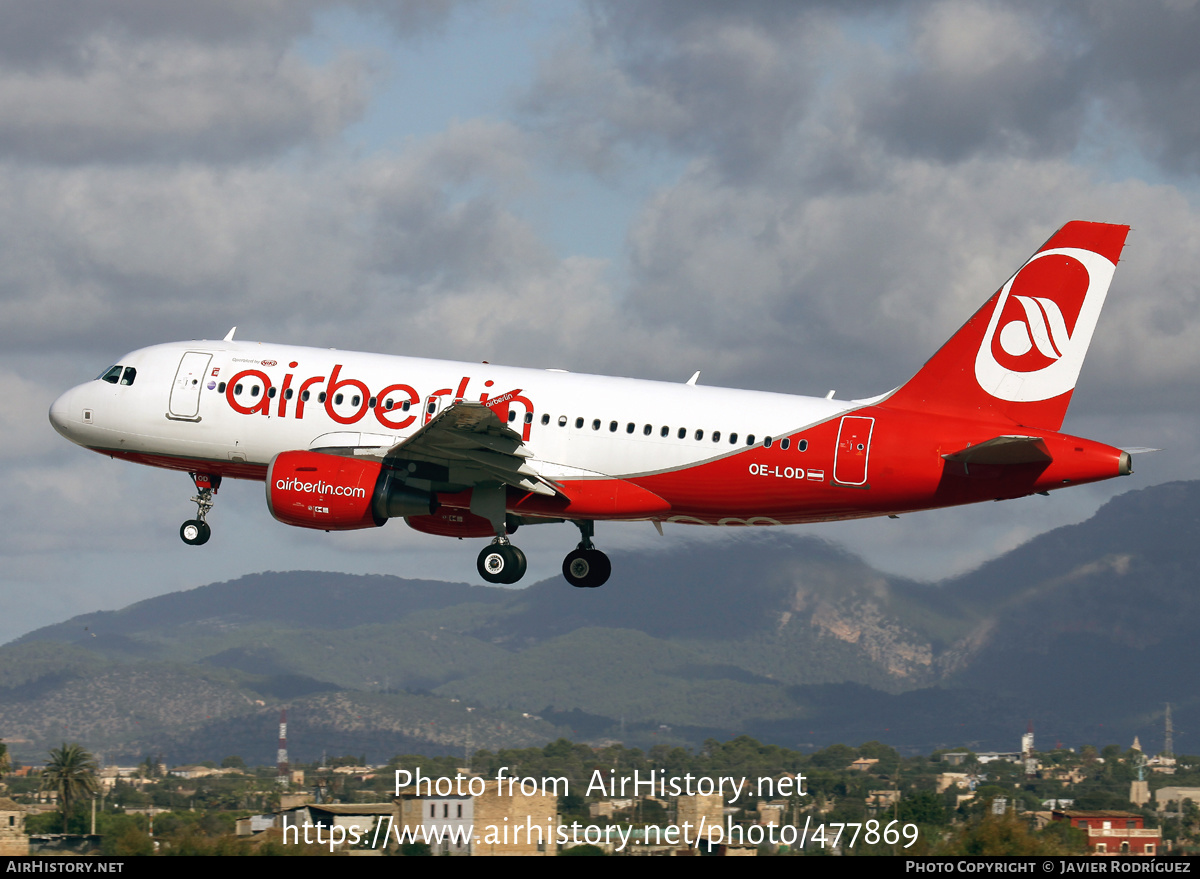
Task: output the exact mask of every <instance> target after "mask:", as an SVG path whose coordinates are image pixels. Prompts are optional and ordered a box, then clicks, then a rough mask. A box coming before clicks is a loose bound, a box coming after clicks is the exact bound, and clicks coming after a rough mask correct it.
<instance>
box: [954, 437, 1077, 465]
mask: <svg viewBox="0 0 1200 879" xmlns="http://www.w3.org/2000/svg"><path fill="white" fill-rule="evenodd" d="M942 457H943V458H945V459H946V460H947V461H954V462H955V463H958V464H964V465H967V466H968V467H969V466H970V465H971V464H992V465H995V466H1001V467H1002V466H1005V465H1007V464H1048V463H1050V462H1051V461H1052V460H1054V459H1053V457H1052V456H1051V455H1050V451H1049V450H1048V449H1047V448H1046V441H1045V440H1044V439H1042V438H1041V437H1040V436H995V437H992V438H991V439H990V440H987V441H985V442H982V443H976V444H975V445H973V446H967V447H966V448H965V449H961V450H960V451H957V452H952V453H950V454H947V455H942Z"/></svg>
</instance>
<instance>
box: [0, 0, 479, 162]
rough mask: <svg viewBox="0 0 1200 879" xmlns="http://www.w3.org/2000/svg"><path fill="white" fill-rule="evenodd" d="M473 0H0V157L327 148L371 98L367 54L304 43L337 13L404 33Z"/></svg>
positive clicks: (210, 156) (194, 156) (198, 156)
mask: <svg viewBox="0 0 1200 879" xmlns="http://www.w3.org/2000/svg"><path fill="white" fill-rule="evenodd" d="M464 2H470V0H409V2H402V3H394V2H383V0H362V2H351V0H342V2H338V0H196V2H189V3H174V4H173V3H160V2H154V0H96V2H88V3H82V4H80V3H74V2H66V0H44V2H37V3H24V2H20V0H0V20H3V21H4V25H5V26H4V28H3V29H0V157H9V158H18V159H20V160H22V161H26V162H31V163H36V162H52V163H53V162H57V163H67V164H82V163H86V162H96V161H102V162H126V163H128V162H138V161H144V160H167V161H178V160H181V159H182V160H201V161H213V162H230V161H239V160H246V159H257V158H262V157H264V156H272V155H278V154H280V153H282V152H284V151H286V150H288V149H290V148H292V147H295V146H297V145H312V144H320V143H328V142H330V141H331V140H332V138H334V137H335V136H336V135H338V134H339V133H340V132H341V131H342V130H343V129H344V128H345V126H346V125H347V124H349V123H350V122H353V121H355V120H357V119H358V118H359V117H360V116H361V114H362V112H363V110H364V108H365V106H366V103H367V99H368V90H369V86H370V84H371V79H372V71H371V65H370V62H369V61H368V59H366V58H364V57H358V56H355V55H352V54H350V53H347V52H343V53H342V54H341V55H340V56H338V57H336V58H334V59H333V60H332V61H330V62H328V63H324V64H320V65H318V64H314V63H313V62H311V61H309V60H307V59H306V58H305V57H304V56H303V55H302V54H301V53H300V52H299V51H298V50H297V40H299V39H300V38H302V37H305V36H308V35H310V34H312V33H313V30H314V26H315V23H316V14H317V13H320V12H331V11H338V10H341V11H343V12H344V13H345V14H348V15H356V14H357V15H361V16H367V17H369V18H372V19H375V20H377V21H379V22H380V23H381V25H382V26H383V27H386V28H389V29H391V30H392V32H394V33H396V34H398V35H400V36H409V35H413V34H423V33H425V32H427V31H428V30H430V29H432V28H436V27H437V26H439V25H440V24H442V23H444V22H445V21H446V20H447V19H448V18H449V17H450V16H451V14H452V13H453V12H454V10H455V9H456V8H458V7H459V6H461V5H463V3H464Z"/></svg>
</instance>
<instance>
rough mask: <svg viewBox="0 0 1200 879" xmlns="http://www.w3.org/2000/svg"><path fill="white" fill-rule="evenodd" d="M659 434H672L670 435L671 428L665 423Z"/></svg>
mask: <svg viewBox="0 0 1200 879" xmlns="http://www.w3.org/2000/svg"><path fill="white" fill-rule="evenodd" d="M658 435H659V436H670V435H671V428H669V427H667V426H666V425H665V424H664V425H663V427H662V430H660V431H659V432H658Z"/></svg>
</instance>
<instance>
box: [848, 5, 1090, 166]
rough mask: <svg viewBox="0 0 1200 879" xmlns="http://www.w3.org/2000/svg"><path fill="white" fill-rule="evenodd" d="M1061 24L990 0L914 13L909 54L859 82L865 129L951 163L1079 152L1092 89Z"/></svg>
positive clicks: (897, 145) (1077, 50) (1050, 12)
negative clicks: (973, 158)
mask: <svg viewBox="0 0 1200 879" xmlns="http://www.w3.org/2000/svg"><path fill="white" fill-rule="evenodd" d="M1054 18H1055V16H1054V14H1053V10H1044V11H1043V12H1042V13H1041V14H1030V13H1028V12H1026V11H1025V10H1023V9H1022V8H1021V7H1019V6H1017V7H1015V8H1014V7H1009V6H1005V5H1003V4H997V3H988V2H982V0H977V2H938V3H932V4H929V5H927V6H925V7H923V8H920V9H915V10H913V14H912V17H911V19H910V20H909V31H910V33H909V42H908V46H907V51H906V53H905V54H904V55H903V56H902V57H900V58H892V59H890V60H889V62H887V63H885V64H883V65H881V66H880V67H879V68H878V69H876V70H875V71H873V76H870V77H868V76H865V75H860V77H859V85H860V88H861V89H862V90H861V92H860V97H859V99H860V101H861V102H862V104H861V107H860V113H861V114H862V124H863V127H864V129H865V130H866V131H869V132H871V133H873V134H875V135H877V136H880V137H883V138H885V139H886V141H887V143H888V145H889V146H890V147H892V148H893V149H896V150H900V151H903V152H912V153H915V154H920V155H928V156H934V157H936V158H938V159H940V160H943V161H958V160H961V159H963V158H965V157H967V156H969V155H972V154H975V153H977V152H981V151H982V152H986V153H991V154H1008V155H1014V154H1015V155H1020V154H1032V155H1037V154H1044V153H1050V154H1054V153H1061V152H1063V151H1068V150H1070V149H1071V148H1072V147H1073V146H1074V145H1075V143H1076V142H1077V139H1078V137H1079V135H1080V131H1081V126H1082V124H1083V121H1084V118H1085V109H1086V91H1085V89H1084V88H1083V86H1084V84H1085V82H1084V76H1083V68H1082V64H1081V62H1080V58H1079V56H1080V54H1081V49H1080V47H1079V46H1077V45H1076V44H1075V42H1074V41H1072V40H1071V39H1069V38H1068V37H1066V36H1064V35H1063V33H1062V30H1063V29H1062V28H1061V27H1058V26H1056V22H1055V20H1054Z"/></svg>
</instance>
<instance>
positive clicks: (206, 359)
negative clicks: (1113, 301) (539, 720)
mask: <svg viewBox="0 0 1200 879" xmlns="http://www.w3.org/2000/svg"><path fill="white" fill-rule="evenodd" d="M1128 231H1129V228H1128V227H1127V226H1113V225H1106V224H1101V223H1086V222H1072V223H1068V224H1067V225H1066V226H1064V227H1063V228H1062V229H1060V230H1059V231H1058V232H1057V233H1055V235H1054V236H1053V237H1052V238H1051V239H1050V240H1049V241H1048V242H1046V244H1045V245H1043V246H1042V248H1041V249H1040V250H1038V251H1037V253H1035V254H1034V255H1033V257H1031V258H1030V259H1029V261H1028V262H1026V263H1025V265H1023V266H1022V267H1021V268H1020V269H1019V270H1018V271H1017V273H1016V274H1015V275H1013V277H1012V278H1010V279H1009V280H1008V282H1007V283H1006V284H1004V286H1003V287H1002V288H1001V289H1000V290H999V291H998V292H997V293H996V294H995V295H993V296H992V297H991V298H990V299H989V300H988V301H987V303H986V304H985V305H984V306H983V308H981V309H980V310H979V311H978V312H977V313H976V314H975V316H974V317H972V318H971V319H970V320H969V321H967V323H966V324H965V325H964V326H963V327H962V329H960V330H959V331H958V332H957V333H955V334H954V336H953V337H952V338H951V339H950V341H949V342H947V343H946V344H945V346H943V347H942V349H941V350H940V351H938V352H937V353H936V354H935V355H934V356H933V357H932V358H931V359H930V360H929V361H928V362H927V363H926V364H925V366H924V367H922V369H921V370H920V371H919V372H918V373H917V374H916V375H915V376H914V377H913V378H912V379H911V380H910V381H908V382H907V383H906V384H904V385H903V386H901V387H900V388H897V389H896V390H894V391H891V392H889V393H886V394H882V395H880V396H878V397H874V398H871V399H867V400H853V401H842V400H835V399H832V398H831V397H830V398H825V399H821V398H811V397H797V396H788V395H784V394H770V393H762V392H757V391H742V390H730V389H726V388H710V387H704V386H702V385H699V384H698V383H697V382H696V377H695V376H693V378H692V379H691V380H690V381H688V382H686V383H680V384H670V383H665V382H653V381H640V380H636V379H629V378H609V377H602V376H594V375H575V374H571V373H567V372H563V371H561V370H537V369H516V368H512V367H503V366H492V365H489V364H478V363H454V362H447V361H439V360H424V359H418V358H412V357H394V356H387V355H381V354H360V353H353V352H342V351H334V350H326V349H318V348H297V347H292V346H289V345H276V344H270V343H264V342H243V341H234V339H233V332H232V331H231V332H230V334H229V335H228V336H227V337H226V338H225V339H224V340H222V341H219V342H179V343H172V344H167V345H156V346H153V347H150V348H143V349H141V350H139V351H134V352H132V353H131V354H128V355H126V356H125V357H123V358H122V359H121V361H120V363H119V364H118V365H116V366H113V367H112V368H110V369H109V370H107V371H106V372H105V373H104V374H103V375H101V376H100V377H99V378H98V379H97V380H95V381H92V382H89V383H87V384H84V385H80V386H79V387H76V388H73V389H71V390H69V391H67V392H66V393H65V394H63V395H62V396H61V397H60V398H59V399H58V400H57V401H55V403H54V405H53V406H52V407H51V409H50V420H51V422H52V423H53V424H54V427H55V428H56V429H57V430H58V432H59V433H61V434H62V435H63V436H65V437H67V438H68V439H70V440H71V441H73V442H75V443H78V444H80V445H82V446H85V447H87V448H89V449H93V450H95V451H97V452H101V453H103V454H106V455H111V456H113V457H119V458H124V459H127V460H130V461H137V462H139V463H142V464H149V465H152V466H155V467H166V468H169V469H174V470H181V471H185V472H188V473H190V474H191V476H192V478H193V479H194V480H195V483H196V488H197V494H196V496H195V497H194V498H192V500H193V501H194V502H195V503H196V504H197V507H198V511H199V512H198V515H197V517H196V518H195V519H193V520H190V521H188V522H185V523H184V525H183V527H182V528H181V530H180V533H181V536H182V537H183V540H184V541H185V542H187V543H190V544H202V543H205V542H206V541H207V540H208V538H209V535H210V530H209V525H208V523H207V521H206V517H207V515H208V513H209V511H210V510H211V508H212V504H213V495H214V494H215V492H216V491H217V489H218V487H219V486H220V483H221V480H222V479H224V478H225V477H232V478H236V479H256V480H262V481H264V482H265V483H266V495H267V506H268V508H269V509H270V511H271V513H272V515H273V516H274V517H275V518H276V519H278V520H279V521H281V522H284V523H287V524H289V525H297V526H300V527H303V528H319V529H322V530H325V531H336V530H346V529H353V528H373V527H377V526H379V525H382V524H383V523H384V522H385V521H387V520H388V519H389V518H395V517H403V518H404V520H405V521H406V522H407V523H408V525H409V526H410V527H412V528H415V529H417V530H419V531H424V532H427V533H432V534H442V535H447V536H450V537H482V538H491V544H490V545H489V546H487V547H486V548H485V549H484V550H483V552H482V553H480V556H479V573H480V575H481V576H482V577H483V578H484V579H485V580H488V581H490V582H496V583H512V582H515V581H517V580H518V579H520V577H521V576H522V575H523V574H524V572H525V556H524V554H523V553H522V552H521V551H520V550H519V549H518V548H517V547H516V546H514V545H513V544H512V543H511V542H510V539H509V535H510V534H511V533H512V532H513V531H515V530H516V528H517V527H519V526H521V525H527V524H534V523H541V522H562V521H570V522H573V523H575V525H577V526H578V528H579V530H580V534H581V537H582V540H581V541H580V543H579V545H578V547H577V548H576V549H575V550H573V551H572V552H571V553H570V554H568V555H567V557H566V559H565V561H564V562H563V574H564V576H565V577H566V578H567V580H568V581H570V582H571V583H572V584H573V585H575V586H598V585H600V584H601V583H603V582H604V581H605V580H607V579H608V576H609V572H610V566H609V562H608V558H607V557H606V556H605V555H604V554H603V553H602V552H600V551H599V550H597V549H596V548H595V547H594V546H593V545H592V537H593V533H594V531H593V529H594V523H595V522H597V521H600V520H622V521H629V520H649V521H652V522H654V523H656V524H657V523H661V522H682V523H690V524H697V525H787V524H793V523H800V522H819V521H828V520H835V519H851V518H859V517H865V516H879V515H888V514H896V513H902V512H910V511H914V510H924V509H931V508H935V507H948V506H954V505H958V504H968V503H974V502H976V501H984V500H998V499H1003V498H1015V497H1021V496H1024V495H1029V494H1033V493H1037V492H1046V491H1050V490H1053V489H1057V488H1063V487H1065V486H1068V485H1079V484H1081V483H1085V482H1095V481H1097V480H1101V479H1109V478H1111V477H1113V476H1121V475H1126V474H1128V473H1130V472H1131V467H1130V456H1129V454H1128V453H1127V452H1124V451H1122V450H1121V449H1117V448H1113V447H1112V446H1107V445H1104V444H1102V443H1097V442H1093V441H1091V440H1085V439H1079V438H1078V437H1073V436H1068V435H1066V434H1062V433H1059V428H1060V427H1061V425H1062V421H1063V416H1064V415H1065V413H1066V411H1067V405H1068V403H1069V402H1070V399H1071V394H1072V392H1073V390H1074V388H1075V382H1076V379H1077V378H1078V376H1079V370H1080V368H1081V366H1082V365H1083V358H1084V354H1085V353H1086V351H1087V348H1088V344H1089V342H1090V341H1091V338H1092V332H1093V330H1094V329H1095V326H1096V321H1097V319H1098V317H1099V314H1100V309H1101V307H1102V306H1103V304H1104V298H1105V296H1106V294H1107V292H1108V286H1109V282H1110V281H1111V280H1112V276H1113V272H1114V270H1115V269H1116V264H1117V261H1118V259H1119V258H1120V254H1121V250H1122V248H1123V246H1124V243H1125V236H1126V234H1127V233H1128Z"/></svg>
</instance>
